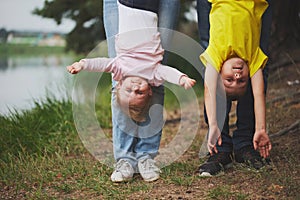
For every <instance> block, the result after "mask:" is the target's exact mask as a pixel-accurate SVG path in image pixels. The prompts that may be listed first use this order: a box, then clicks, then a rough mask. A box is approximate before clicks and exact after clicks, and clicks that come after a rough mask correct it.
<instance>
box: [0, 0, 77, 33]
mask: <svg viewBox="0 0 300 200" xmlns="http://www.w3.org/2000/svg"><path fill="white" fill-rule="evenodd" d="M43 5H44V0H0V29H1V28H5V29H6V30H8V31H10V30H20V31H45V32H48V31H51V32H52V31H55V32H62V33H67V32H69V31H71V30H72V28H73V27H74V25H75V24H74V22H72V21H71V20H64V21H62V24H61V25H59V26H58V25H57V24H56V22H55V21H54V20H53V19H47V18H42V17H40V16H38V15H33V14H32V11H33V10H34V9H35V8H42V7H43Z"/></svg>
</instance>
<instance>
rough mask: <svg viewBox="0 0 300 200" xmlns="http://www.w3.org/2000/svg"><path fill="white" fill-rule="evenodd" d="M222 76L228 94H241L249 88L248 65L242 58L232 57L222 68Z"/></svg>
mask: <svg viewBox="0 0 300 200" xmlns="http://www.w3.org/2000/svg"><path fill="white" fill-rule="evenodd" d="M221 77H222V81H223V84H224V87H225V91H226V93H227V94H229V95H230V94H232V95H234V96H241V95H242V94H244V93H245V91H246V89H247V84H248V79H249V68H248V65H247V64H246V63H245V61H244V60H242V59H241V58H230V59H228V60H226V61H225V62H224V64H223V66H222V68H221Z"/></svg>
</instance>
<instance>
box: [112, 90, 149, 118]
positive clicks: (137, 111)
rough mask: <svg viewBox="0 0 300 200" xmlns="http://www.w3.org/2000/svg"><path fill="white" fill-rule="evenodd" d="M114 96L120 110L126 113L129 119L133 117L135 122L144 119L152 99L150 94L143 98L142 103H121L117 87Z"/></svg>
mask: <svg viewBox="0 0 300 200" xmlns="http://www.w3.org/2000/svg"><path fill="white" fill-rule="evenodd" d="M116 97H117V102H118V105H119V106H120V108H121V110H122V111H123V112H124V113H126V114H127V115H128V116H129V117H130V118H131V119H133V120H134V121H136V122H144V121H146V118H147V116H148V112H149V107H150V102H151V99H152V98H151V96H150V95H149V96H148V97H147V98H146V99H145V102H144V104H143V105H136V104H134V103H132V102H129V103H128V104H127V105H122V103H121V99H120V95H119V89H117V91H116Z"/></svg>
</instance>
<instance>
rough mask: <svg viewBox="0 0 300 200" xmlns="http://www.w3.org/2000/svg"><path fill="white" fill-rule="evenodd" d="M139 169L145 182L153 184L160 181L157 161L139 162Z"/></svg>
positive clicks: (144, 160)
mask: <svg viewBox="0 0 300 200" xmlns="http://www.w3.org/2000/svg"><path fill="white" fill-rule="evenodd" d="M138 168H139V172H140V174H141V176H142V177H143V179H144V181H146V182H151V181H156V180H157V179H159V173H160V169H159V168H158V167H157V166H156V165H155V161H154V160H153V159H143V160H139V161H138Z"/></svg>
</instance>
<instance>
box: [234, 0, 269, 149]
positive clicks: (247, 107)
mask: <svg viewBox="0 0 300 200" xmlns="http://www.w3.org/2000/svg"><path fill="white" fill-rule="evenodd" d="M268 2H269V7H268V8H267V10H266V11H265V13H264V15H263V17H262V28H261V38H260V47H261V49H262V50H263V52H264V53H265V54H266V55H269V50H268V46H269V38H270V30H271V22H272V2H271V0H269V1H268ZM263 75H264V84H265V88H264V89H265V93H266V90H267V79H268V65H267V66H266V67H265V68H264V70H263ZM236 125H237V130H235V131H234V133H233V143H234V150H235V151H239V150H240V149H241V148H243V147H246V146H251V147H252V146H253V142H252V139H253V135H254V132H255V115H254V97H253V93H252V87H251V83H250V84H249V87H248V89H247V92H246V94H245V96H243V97H242V98H241V99H240V100H239V102H238V104H237V123H236Z"/></svg>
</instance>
